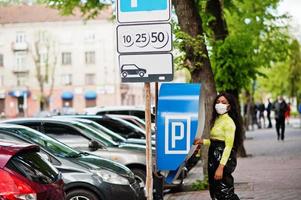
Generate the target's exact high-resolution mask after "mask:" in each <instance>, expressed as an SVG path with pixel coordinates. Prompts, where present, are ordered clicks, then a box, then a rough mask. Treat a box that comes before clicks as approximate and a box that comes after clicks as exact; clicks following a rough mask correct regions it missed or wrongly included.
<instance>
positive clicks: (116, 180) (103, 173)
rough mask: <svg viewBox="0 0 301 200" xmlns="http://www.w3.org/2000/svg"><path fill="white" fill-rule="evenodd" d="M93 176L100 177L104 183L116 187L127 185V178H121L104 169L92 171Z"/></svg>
mask: <svg viewBox="0 0 301 200" xmlns="http://www.w3.org/2000/svg"><path fill="white" fill-rule="evenodd" d="M93 172H94V173H95V174H97V175H98V176H100V177H101V178H102V180H103V181H104V182H107V183H112V184H117V185H129V184H130V183H129V181H128V179H127V178H125V177H122V176H120V175H118V174H116V173H114V172H111V171H109V170H105V169H99V170H93Z"/></svg>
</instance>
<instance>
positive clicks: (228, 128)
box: [220, 120, 236, 166]
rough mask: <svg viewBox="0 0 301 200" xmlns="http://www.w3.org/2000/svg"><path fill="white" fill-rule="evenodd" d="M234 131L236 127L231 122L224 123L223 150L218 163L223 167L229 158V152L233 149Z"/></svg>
mask: <svg viewBox="0 0 301 200" xmlns="http://www.w3.org/2000/svg"><path fill="white" fill-rule="evenodd" d="M235 129H236V127H235V124H234V122H233V121H232V120H231V121H229V122H227V123H225V126H224V128H223V130H224V133H225V149H224V151H223V155H222V159H221V161H220V164H221V165H224V166H225V165H226V164H227V161H228V159H229V157H230V154H231V150H232V148H233V143H234V138H235Z"/></svg>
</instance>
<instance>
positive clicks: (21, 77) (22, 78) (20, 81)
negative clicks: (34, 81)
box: [17, 73, 28, 86]
mask: <svg viewBox="0 0 301 200" xmlns="http://www.w3.org/2000/svg"><path fill="white" fill-rule="evenodd" d="M27 83H28V74H23V73H20V74H18V75H17V86H24V85H27Z"/></svg>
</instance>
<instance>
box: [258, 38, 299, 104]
mask: <svg viewBox="0 0 301 200" xmlns="http://www.w3.org/2000/svg"><path fill="white" fill-rule="evenodd" d="M263 73H265V74H266V78H259V80H258V83H259V90H261V91H265V92H270V93H271V94H272V96H273V97H274V98H276V97H277V96H278V95H286V96H288V97H297V100H300V98H301V49H300V44H299V42H298V41H297V40H293V41H292V42H291V43H290V45H289V48H288V55H287V57H286V58H285V59H284V60H283V61H282V62H278V63H277V64H275V65H274V66H273V67H271V69H266V70H264V71H263Z"/></svg>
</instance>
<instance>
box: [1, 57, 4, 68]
mask: <svg viewBox="0 0 301 200" xmlns="http://www.w3.org/2000/svg"><path fill="white" fill-rule="evenodd" d="M3 65H4V63H3V54H0V67H3Z"/></svg>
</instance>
